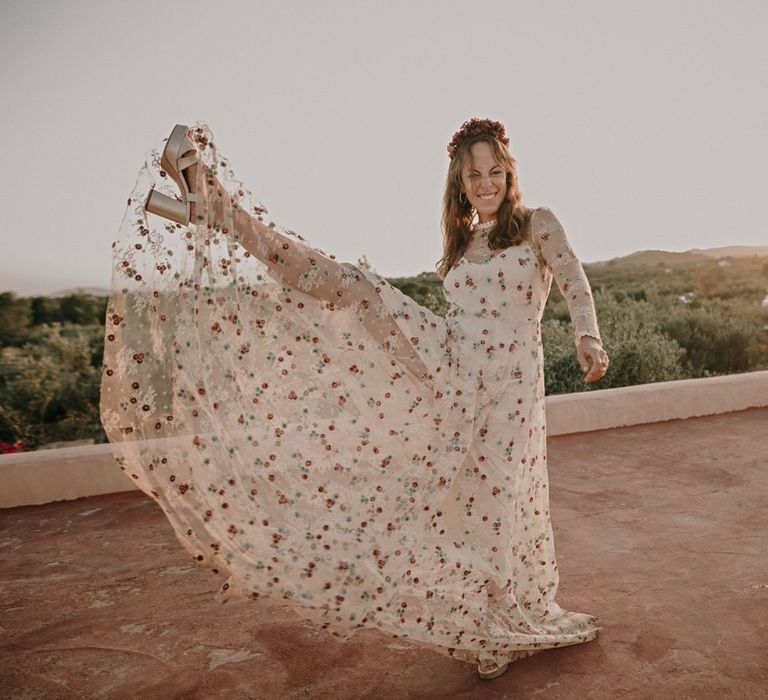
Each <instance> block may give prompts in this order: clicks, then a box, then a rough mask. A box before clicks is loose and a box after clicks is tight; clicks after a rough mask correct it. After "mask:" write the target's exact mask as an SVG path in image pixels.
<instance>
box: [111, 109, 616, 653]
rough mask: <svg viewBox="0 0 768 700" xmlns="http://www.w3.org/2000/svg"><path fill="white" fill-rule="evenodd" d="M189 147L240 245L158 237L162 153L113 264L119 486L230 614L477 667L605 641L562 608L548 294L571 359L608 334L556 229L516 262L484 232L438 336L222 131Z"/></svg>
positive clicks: (209, 233)
mask: <svg viewBox="0 0 768 700" xmlns="http://www.w3.org/2000/svg"><path fill="white" fill-rule="evenodd" d="M193 134H195V139H196V142H197V145H198V148H199V151H200V155H201V158H202V160H203V162H205V163H206V164H207V165H208V166H209V167H211V168H212V169H213V170H214V171H215V172H216V173H217V176H218V179H219V180H220V182H221V183H222V185H223V186H224V188H225V189H226V191H227V193H228V194H229V195H230V196H231V197H232V201H233V202H234V206H233V208H232V209H231V210H230V209H227V213H226V214H225V218H224V225H221V224H216V225H208V224H196V225H192V224H190V225H188V226H180V225H178V224H175V223H173V222H169V221H167V220H164V219H160V218H155V217H154V216H153V215H148V214H147V213H146V212H145V211H144V208H143V203H144V201H145V199H146V195H147V193H148V191H149V188H150V187H151V186H155V188H156V189H159V190H161V191H164V192H166V193H167V194H172V193H173V192H174V191H175V185H174V184H173V183H172V182H169V178H167V177H165V174H164V173H162V172H161V170H160V168H159V160H160V153H161V151H162V144H159V145H158V146H156V147H154V148H152V149H150V151H148V153H147V159H146V163H145V164H144V166H143V167H142V168H141V170H140V171H139V176H138V179H137V182H136V186H135V188H134V190H133V192H132V193H131V196H130V198H129V199H128V207H127V210H126V214H125V217H124V219H123V222H122V224H121V228H120V234H119V237H118V240H117V241H115V243H114V244H113V252H114V268H113V285H112V295H111V297H110V300H109V305H108V310H107V319H106V322H107V327H106V333H105V354H104V373H103V379H102V394H101V397H102V398H101V416H102V424H103V426H104V428H105V431H106V433H107V436H108V437H109V439H110V442H111V443H112V447H113V451H114V454H115V458H116V460H117V463H118V464H119V466H120V468H121V469H123V470H124V471H125V473H126V474H127V475H128V476H129V477H130V478H131V479H133V480H134V481H135V483H136V485H137V486H138V487H139V488H141V489H142V490H143V491H144V492H145V493H147V494H148V495H150V496H151V497H152V498H153V499H155V501H156V502H157V503H158V504H159V505H160V507H161V508H162V509H163V511H164V513H165V514H166V516H167V518H168V520H169V521H170V523H171V525H172V526H173V528H174V531H175V534H176V536H177V537H178V539H179V541H180V542H181V543H182V544H183V545H184V547H185V548H186V549H187V551H189V552H190V554H191V555H192V557H193V558H194V560H195V561H197V562H198V563H199V564H200V565H202V566H205V567H207V568H209V569H211V570H212V571H213V572H214V574H216V575H219V576H222V578H223V579H225V580H222V582H221V587H220V589H219V590H218V592H217V594H216V598H217V600H219V601H220V602H222V603H226V602H227V601H229V600H230V599H231V598H232V597H233V596H246V597H249V598H253V599H257V598H262V597H270V598H271V599H273V600H275V601H277V602H280V603H282V604H284V605H286V606H290V607H291V609H293V610H295V611H296V612H298V613H299V614H300V615H302V616H303V617H304V618H305V619H308V620H311V621H313V622H315V623H317V624H318V625H319V626H321V627H323V628H325V629H327V630H329V631H330V632H331V633H332V634H334V635H336V636H340V637H343V638H349V637H351V636H352V635H353V634H354V632H355V631H356V630H358V629H362V628H378V629H380V630H381V631H383V632H384V633H386V634H389V635H392V636H397V637H401V638H404V639H407V640H410V641H411V642H413V643H415V644H419V645H422V646H425V647H428V648H431V649H433V650H435V651H438V652H440V653H444V654H447V655H449V656H452V657H454V658H457V659H461V660H463V661H467V662H471V663H475V662H477V661H478V660H493V661H496V662H497V663H503V662H504V661H508V660H514V659H517V658H521V657H524V656H528V655H530V654H533V653H536V652H537V651H541V650H543V649H547V648H552V647H558V646H565V645H571V644H578V643H581V642H586V641H589V640H592V639H594V638H595V637H596V635H597V633H598V631H599V630H600V629H601V627H600V626H599V620H598V618H597V617H595V616H593V615H590V614H587V613H582V612H570V611H566V610H564V609H562V608H561V607H560V606H559V605H558V604H557V602H555V596H556V593H557V587H558V569H557V563H556V558H555V549H554V541H553V535H552V525H551V520H550V511H549V490H548V479H547V462H546V419H545V413H544V381H543V355H542V346H541V336H540V321H541V316H542V313H543V310H544V305H545V302H546V299H547V296H548V294H549V291H550V287H551V284H552V280H553V279H555V280H556V282H557V284H558V285H559V287H560V289H561V290H562V292H563V295H564V297H565V299H566V301H567V303H568V306H569V309H570V313H571V317H572V319H573V326H574V334H575V339H576V340H577V339H578V337H579V336H581V335H592V336H594V337H596V338H600V335H599V332H598V327H597V321H596V318H595V311H594V306H593V302H592V296H591V292H590V287H589V283H588V281H587V279H586V276H585V274H584V270H583V268H582V266H581V264H580V263H579V261H578V259H577V258H576V256H575V255H574V253H573V250H572V249H571V247H570V245H569V243H568V240H567V238H566V235H565V233H564V231H563V228H562V226H560V224H559V222H558V220H557V219H556V217H555V216H554V214H553V213H552V212H551V211H549V210H548V209H545V208H542V209H538V210H536V211H535V212H534V214H533V215H532V219H531V225H530V227H529V230H530V236H529V238H528V240H526V241H525V242H524V243H521V244H519V245H517V246H512V247H509V248H506V249H505V250H503V251H501V252H499V251H490V250H489V248H488V246H487V239H486V235H487V231H486V230H485V227H482V226H479V227H478V226H476V227H475V229H474V230H473V238H472V242H471V244H470V246H469V248H468V249H467V251H466V253H465V255H464V257H463V258H462V259H461V260H460V261H459V263H458V264H457V265H455V266H454V267H453V269H451V270H450V272H449V273H448V275H447V276H446V278H445V279H444V280H443V287H444V291H445V294H446V296H447V299H448V301H449V302H450V309H449V311H448V313H447V314H446V316H445V317H444V318H443V317H440V316H438V315H436V314H434V313H433V312H431V311H430V310H429V309H427V308H425V307H423V306H421V305H419V304H418V303H416V302H415V301H414V300H413V299H411V298H410V297H408V296H407V295H405V294H403V293H402V292H400V291H399V290H398V289H397V288H395V287H393V286H392V285H391V284H389V283H388V282H387V281H386V280H385V279H383V278H382V277H380V276H379V275H378V274H376V273H375V272H373V271H371V270H370V269H363V268H358V267H355V266H354V265H351V264H349V263H338V262H336V260H335V258H334V257H333V256H330V255H327V254H326V253H324V252H323V251H322V250H320V249H319V248H317V247H312V246H311V245H309V244H308V243H307V242H306V241H305V239H303V238H302V237H301V236H298V235H297V234H296V233H295V232H293V231H290V230H287V229H284V228H282V227H280V226H278V225H277V224H275V223H274V222H272V221H270V220H269V219H268V217H267V214H268V212H267V210H266V208H265V207H264V206H263V205H262V204H261V203H258V202H255V201H254V199H253V197H252V195H251V193H250V191H249V190H247V189H246V188H245V187H244V186H243V183H242V182H240V181H239V180H236V179H235V177H234V173H233V171H232V170H231V167H230V165H229V162H228V159H226V158H224V157H223V156H222V155H221V153H217V152H216V147H215V144H214V142H213V135H212V133H211V132H210V129H209V128H208V127H207V125H205V124H204V123H198V124H197V125H195V126H194V128H193ZM255 220H258V221H261V222H262V223H263V224H266V225H267V227H268V228H264V227H262V228H261V229H258V228H254V227H253V226H251V222H253V221H255ZM208 221H210V219H209V220H208ZM254 614H255V613H254Z"/></svg>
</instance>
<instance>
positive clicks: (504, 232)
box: [435, 133, 533, 279]
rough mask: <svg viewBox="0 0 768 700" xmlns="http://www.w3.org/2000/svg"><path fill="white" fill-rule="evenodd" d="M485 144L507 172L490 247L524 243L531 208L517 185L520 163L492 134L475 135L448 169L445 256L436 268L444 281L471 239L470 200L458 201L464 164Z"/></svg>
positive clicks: (444, 231)
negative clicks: (472, 150)
mask: <svg viewBox="0 0 768 700" xmlns="http://www.w3.org/2000/svg"><path fill="white" fill-rule="evenodd" d="M479 141H485V142H486V143H488V144H489V145H490V146H491V149H492V151H493V157H494V160H495V161H496V162H497V163H498V164H499V165H500V166H501V167H502V168H504V170H505V171H506V173H507V178H506V179H507V194H506V197H505V198H504V200H503V201H502V203H501V205H500V206H499V209H498V211H497V213H496V218H497V220H498V223H497V224H496V226H494V227H493V229H492V230H491V231H490V232H489V234H488V246H489V248H491V249H493V250H495V249H500V248H507V247H509V246H511V245H518V244H519V243H521V242H522V241H523V240H525V235H526V230H527V227H528V223H529V221H530V216H531V213H532V212H533V210H532V209H529V208H528V207H527V206H526V205H525V204H524V203H523V196H522V194H521V192H520V188H519V186H518V182H517V161H515V159H514V158H513V157H512V155H511V154H510V152H509V150H508V148H507V147H506V146H505V145H504V144H503V143H501V142H500V141H499V140H498V139H497V138H496V137H495V136H494V135H493V134H490V133H481V134H475V135H473V136H470V137H468V138H466V139H465V140H463V141H462V142H461V143H460V144H459V146H458V148H457V149H456V154H455V155H454V157H453V158H452V159H451V162H450V165H449V166H448V176H447V177H446V182H445V190H444V192H443V215H442V231H443V256H442V257H441V258H440V260H438V261H437V263H436V265H435V267H436V269H437V275H438V277H439V278H440V279H445V276H446V275H447V274H448V272H449V270H450V269H451V268H452V267H453V266H454V265H455V264H456V263H457V262H458V261H459V259H460V258H461V256H462V255H463V254H464V251H465V250H466V249H467V246H468V245H469V242H470V240H471V231H470V226H471V224H472V219H473V213H474V210H473V207H472V205H471V204H470V203H469V199H467V198H466V197H465V201H464V202H461V201H460V200H459V193H460V192H461V191H462V190H461V186H462V179H461V174H462V172H463V169H464V165H465V164H469V163H471V162H472V152H471V150H470V149H471V148H472V145H473V144H475V143H478V142H479Z"/></svg>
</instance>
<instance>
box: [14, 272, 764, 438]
mask: <svg viewBox="0 0 768 700" xmlns="http://www.w3.org/2000/svg"><path fill="white" fill-rule="evenodd" d="M670 264H671V263H670ZM761 264H762V263H760V261H759V260H757V259H755V260H754V261H750V260H747V261H746V262H743V263H734V265H733V267H732V268H728V269H727V270H725V271H724V270H723V269H721V268H717V269H716V268H715V267H714V265H713V264H709V263H706V264H703V263H701V262H697V263H695V264H689V265H688V266H687V267H686V266H685V265H682V264H680V265H677V266H676V267H674V268H670V267H669V266H668V264H667V263H662V264H654V265H645V266H643V265H637V264H636V263H633V264H632V265H629V264H627V265H625V266H623V267H622V265H619V264H613V261H611V262H609V263H605V264H602V265H600V264H598V265H596V267H595V269H594V270H593V269H589V270H588V271H587V274H588V277H589V279H590V283H591V285H592V289H593V295H594V299H595V307H596V310H597V317H598V321H599V324H600V333H601V335H602V336H603V342H604V345H605V348H606V350H607V351H608V353H609V355H610V358H611V364H610V369H609V370H608V373H607V374H606V375H605V377H604V378H603V379H602V380H600V381H599V382H597V383H594V384H587V383H585V382H584V380H583V374H582V372H581V369H580V367H579V366H578V363H577V361H576V347H575V343H574V337H573V333H572V330H571V321H570V316H569V312H568V308H567V306H566V304H565V301H564V300H563V298H562V296H561V295H560V292H559V290H558V289H557V287H556V285H554V284H553V289H552V293H551V295H550V298H549V301H548V303H547V307H546V309H545V313H544V318H543V320H542V340H543V345H544V377H545V387H546V393H547V394H560V393H564V392H577V391H593V390H597V389H606V388H610V387H620V386H630V385H635V384H645V383H649V382H659V381H668V380H672V379H683V378H686V377H706V376H712V375H717V374H730V373H737V372H748V371H755V370H760V369H766V368H768V309H765V308H761V306H760V301H761V286H760V284H761V280H762V279H764V277H765V276H766V274H768V272H767V271H768V267H766V268H765V269H763V270H762V271H761V268H760V265H761ZM671 273H673V274H671ZM391 282H392V283H393V284H394V285H396V286H397V287H398V288H400V289H401V290H402V291H403V292H404V293H406V294H408V295H409V296H411V297H412V298H413V299H415V300H416V301H417V302H419V303H420V304H423V305H424V306H427V307H428V308H430V309H432V310H433V311H434V312H435V313H436V314H438V315H440V316H442V315H444V314H445V313H446V311H447V309H448V304H447V302H446V300H445V297H444V295H443V292H442V285H441V283H440V280H439V279H438V278H437V277H436V276H435V275H434V274H426V273H425V274H422V275H419V276H417V277H415V278H402V279H392V280H391ZM736 290H738V291H739V292H740V293H736ZM686 292H689V293H691V292H692V295H691V303H685V302H683V301H682V300H681V299H680V298H679V297H680V295H681V294H684V293H686ZM106 301H107V300H106V299H105V298H103V297H93V296H89V295H84V294H72V295H69V296H66V297H62V298H60V299H51V298H47V297H35V298H20V297H17V296H16V295H14V294H12V293H4V294H0V452H2V451H15V450H18V449H21V448H24V449H35V448H36V447H38V446H40V445H42V444H45V443H48V442H54V441H60V440H62V441H63V440H76V439H83V438H93V439H95V440H96V441H97V442H103V441H104V440H105V439H106V437H105V435H104V432H103V429H102V427H101V423H100V420H99V390H100V381H101V367H102V356H103V343H104V327H103V323H104V317H105V311H106ZM19 441H21V445H20V444H19Z"/></svg>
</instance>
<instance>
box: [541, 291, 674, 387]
mask: <svg viewBox="0 0 768 700" xmlns="http://www.w3.org/2000/svg"><path fill="white" fill-rule="evenodd" d="M594 299H595V308H596V309H597V317H598V322H599V325H600V335H601V336H602V339H603V345H604V347H605V349H606V351H607V352H608V355H609V357H610V365H609V369H608V371H607V372H606V374H605V376H604V377H603V378H602V379H601V380H600V381H599V382H594V383H592V384H588V383H587V382H585V381H584V375H583V373H582V371H581V368H580V367H579V364H578V362H577V359H576V345H575V342H574V336H573V331H572V326H571V323H570V320H568V321H565V320H560V319H558V318H550V319H547V320H546V321H542V327H541V332H542V343H543V346H544V385H545V392H546V393H547V394H564V393H571V392H577V391H591V390H595V389H609V388H612V387H619V386H631V385H634V384H648V383H651V382H664V381H670V380H674V379H684V378H685V377H686V376H688V375H687V374H686V373H685V371H684V370H683V368H682V367H681V365H680V360H681V358H682V357H683V356H684V355H685V351H684V350H683V349H682V348H681V347H680V346H679V345H678V344H677V342H676V341H675V340H673V339H672V338H670V337H668V336H667V335H665V334H664V332H663V331H662V330H661V329H660V327H659V320H658V318H657V315H656V311H655V308H654V306H653V305H652V304H650V303H649V302H647V301H642V300H640V301H635V300H633V299H632V298H629V297H626V298H624V299H623V301H621V302H619V301H618V300H616V299H615V298H614V297H613V296H612V295H610V294H607V293H603V292H595V293H594Z"/></svg>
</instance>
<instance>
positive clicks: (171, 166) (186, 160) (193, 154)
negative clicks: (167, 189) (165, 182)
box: [144, 124, 200, 226]
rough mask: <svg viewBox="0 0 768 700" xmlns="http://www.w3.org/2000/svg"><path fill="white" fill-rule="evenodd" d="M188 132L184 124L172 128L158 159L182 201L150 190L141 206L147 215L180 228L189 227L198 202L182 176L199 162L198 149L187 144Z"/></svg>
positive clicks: (153, 189)
mask: <svg viewBox="0 0 768 700" xmlns="http://www.w3.org/2000/svg"><path fill="white" fill-rule="evenodd" d="M188 133H189V127H187V126H184V125H183V124H177V125H176V126H174V127H173V131H171V135H170V136H169V137H168V141H167V143H166V144H165V148H164V149H163V154H162V156H161V158H160V165H161V167H162V168H163V170H165V172H166V173H168V175H169V176H170V177H171V178H172V179H173V181H174V182H175V183H176V184H177V185H178V187H179V190H180V192H181V200H178V199H174V198H173V197H168V196H167V195H164V194H163V193H162V192H158V191H157V190H155V188H154V187H152V189H150V191H149V195H147V199H146V201H145V203H144V209H145V210H146V211H148V212H149V213H150V214H156V215H157V216H162V217H163V218H165V219H170V220H171V221H175V222H176V223H178V224H182V225H183V226H186V225H187V224H189V220H190V218H191V217H190V211H191V204H192V202H195V203H197V202H198V199H197V195H196V194H195V193H194V192H190V191H189V185H188V184H187V180H186V179H185V177H184V175H183V173H184V171H185V170H187V168H189V167H191V166H193V165H195V164H196V163H199V162H200V154H199V153H198V152H197V148H196V147H195V146H194V144H192V145H190V141H189V140H188V139H187V134H188Z"/></svg>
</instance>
